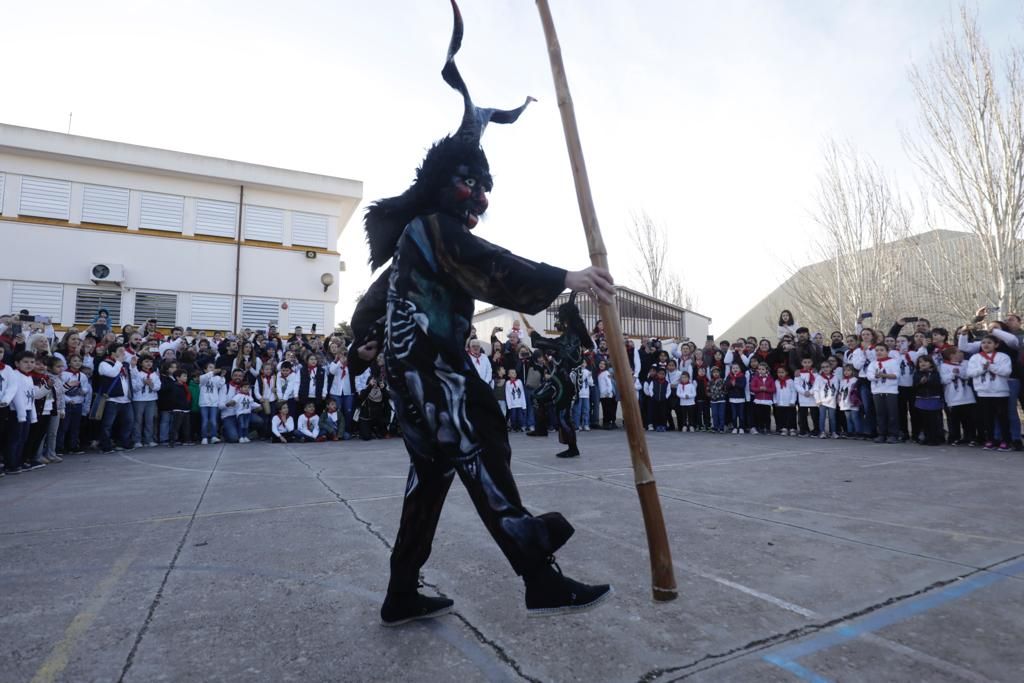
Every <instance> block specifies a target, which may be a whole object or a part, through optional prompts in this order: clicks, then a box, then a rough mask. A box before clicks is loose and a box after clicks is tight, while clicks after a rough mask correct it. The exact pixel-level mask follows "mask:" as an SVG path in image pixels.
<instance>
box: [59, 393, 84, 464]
mask: <svg viewBox="0 0 1024 683" xmlns="http://www.w3.org/2000/svg"><path fill="white" fill-rule="evenodd" d="M81 431H82V404H81V403H68V404H66V405H65V406H64V419H63V420H61V421H60V431H59V432H57V452H58V453H74V452H76V451H80V450H81V449H82V446H81V444H80V443H79V439H78V435H79V433H80V432H81Z"/></svg>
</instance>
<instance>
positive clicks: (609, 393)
mask: <svg viewBox="0 0 1024 683" xmlns="http://www.w3.org/2000/svg"><path fill="white" fill-rule="evenodd" d="M597 392H598V394H600V396H601V398H615V378H614V377H612V373H611V372H610V371H608V370H605V371H604V372H602V373H601V374H600V375H598V376H597Z"/></svg>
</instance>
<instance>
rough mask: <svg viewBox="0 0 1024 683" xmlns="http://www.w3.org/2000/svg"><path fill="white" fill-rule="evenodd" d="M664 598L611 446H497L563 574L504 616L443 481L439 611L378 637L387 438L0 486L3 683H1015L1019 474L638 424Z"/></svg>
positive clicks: (52, 475) (872, 450)
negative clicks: (556, 527) (567, 584)
mask: <svg viewBox="0 0 1024 683" xmlns="http://www.w3.org/2000/svg"><path fill="white" fill-rule="evenodd" d="M647 436H648V440H649V443H650V446H651V451H652V457H653V460H654V463H655V466H656V474H657V478H658V486H659V491H660V493H661V496H662V505H663V507H664V512H665V517H666V521H667V524H668V527H669V535H670V538H671V540H672V550H673V554H674V561H675V565H676V579H677V581H678V583H679V590H680V598H679V600H677V601H675V602H673V603H667V604H654V603H652V601H651V599H650V575H649V565H648V560H647V554H646V544H645V540H644V536H643V526H642V521H641V517H640V511H639V506H638V503H637V497H636V493H635V490H634V489H633V486H632V473H631V470H630V468H629V460H628V453H627V450H626V445H625V436H624V434H623V433H621V432H596V431H595V432H589V433H583V434H581V435H580V443H581V447H582V450H583V452H584V455H583V457H581V458H578V459H574V460H569V461H564V460H558V459H556V458H555V457H554V455H553V454H554V452H556V451H557V450H559V448H558V444H557V439H555V438H554V436H552V437H551V438H549V439H547V440H544V439H528V438H526V437H525V436H522V435H519V434H514V435H512V442H513V469H514V471H515V472H516V475H517V479H518V481H519V484H520V487H521V490H522V494H523V498H524V501H525V502H526V504H527V506H528V507H529V508H530V509H531V510H534V511H536V512H543V511H547V510H560V511H561V512H563V513H564V514H565V515H566V516H567V517H568V518H569V520H570V521H571V522H572V523H573V524H574V525H575V526H576V528H577V533H576V535H575V537H574V538H573V539H572V540H571V541H570V542H569V544H568V545H567V546H566V547H565V548H564V549H563V551H562V552H561V553H560V554H559V563H560V565H561V567H562V568H563V570H564V571H565V572H566V574H568V575H570V576H573V577H574V578H578V579H580V580H584V581H594V582H596V581H611V582H612V583H613V584H614V585H615V589H616V595H615V596H614V597H613V598H612V600H611V601H609V602H608V603H607V604H606V605H605V606H603V607H601V608H599V609H598V610H595V611H593V612H591V613H587V614H585V615H579V616H573V617H558V618H542V619H527V618H526V615H525V612H524V609H523V589H522V584H521V582H520V581H519V580H518V578H517V577H516V576H515V575H514V574H513V572H512V571H511V570H510V569H509V567H508V565H507V564H506V562H505V561H504V558H503V557H502V555H501V554H500V552H499V551H498V549H497V547H496V546H495V544H494V543H493V541H492V540H491V539H490V537H489V536H488V535H487V533H486V531H485V529H484V528H483V525H482V524H481V523H480V521H479V519H478V518H477V517H476V513H475V511H474V510H473V507H472V505H471V504H470V501H469V499H468V496H467V495H466V494H465V491H464V490H463V489H462V487H461V485H460V484H459V483H456V484H455V485H454V486H453V487H452V492H451V494H450V496H449V500H448V502H447V505H446V507H445V511H444V514H443V515H442V519H441V524H440V528H439V531H438V537H437V539H436V542H435V544H434V552H433V555H432V557H431V560H430V562H428V564H427V566H426V569H425V576H424V578H425V582H426V583H427V585H428V586H429V587H430V590H434V591H440V592H442V593H444V594H445V595H448V596H450V597H452V598H453V599H454V600H455V601H456V609H457V612H456V613H455V614H453V615H450V616H446V617H442V618H439V619H436V620H433V621H431V622H422V623H418V624H413V625H410V626H408V627H402V628H397V629H386V628H383V627H380V626H379V625H378V621H377V611H378V609H379V606H380V602H381V600H382V598H383V590H384V588H385V585H386V580H387V558H388V548H389V546H390V543H391V540H392V538H393V537H394V534H395V531H396V529H397V521H398V516H399V511H400V506H401V496H402V492H403V489H404V483H405V472H406V467H407V465H406V456H405V452H404V448H403V447H402V444H401V441H400V440H388V441H372V442H367V443H363V442H347V443H339V444H307V445H295V446H273V445H267V444H248V445H224V444H219V445H217V446H206V447H192V448H182V449H175V450H168V449H145V450H141V451H136V452H132V453H125V454H120V455H111V456H99V455H88V456H79V457H70V458H68V459H67V460H66V461H65V462H64V463H61V464H58V465H53V466H50V467H47V468H46V469H44V470H40V471H37V472H33V473H29V474H24V475H19V476H17V477H7V478H5V479H3V480H0V515H2V519H3V521H4V524H3V527H2V529H3V531H2V532H0V558H2V560H0V578H2V585H3V590H0V639H2V642H3V655H2V656H0V680H3V681H38V682H40V683H42V682H45V681H76V682H77V681H117V680H123V681H254V680H260V681H263V680H266V681H304V682H308V681H391V680H403V681H421V680H429V681H450V680H458V681H460V682H468V681H523V680H526V681H652V682H653V681H658V682H661V681H674V680H695V681H752V680H757V681H793V680H815V681H821V680H841V681H882V680H884V681H922V680H927V681H982V680H986V681H987V680H1000V681H1019V680H1024V648H1022V647H1021V643H1022V642H1024V615H1022V610H1024V515H1022V514H1021V510H1022V501H1021V496H1022V492H1024V456H1022V455H1021V454H1019V453H1008V454H999V453H990V452H982V451H980V450H977V449H967V448H945V447H936V448H924V447H918V446H913V445H901V446H877V445H874V444H868V443H863V442H846V441H819V440H816V439H815V440H812V439H798V438H786V437H775V436H750V435H747V436H732V435H723V436H717V435H705V434H674V433H667V434H654V433H648V435H647Z"/></svg>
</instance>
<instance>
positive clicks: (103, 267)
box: [89, 263, 124, 284]
mask: <svg viewBox="0 0 1024 683" xmlns="http://www.w3.org/2000/svg"><path fill="white" fill-rule="evenodd" d="M89 279H90V280H92V281H93V282H95V283H97V284H99V283H101V282H110V283H113V284H121V283H122V282H124V266H122V265H120V264H118V263H94V264H92V270H91V271H90V272H89Z"/></svg>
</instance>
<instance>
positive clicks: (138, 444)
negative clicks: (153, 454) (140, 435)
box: [132, 442, 142, 448]
mask: <svg viewBox="0 0 1024 683" xmlns="http://www.w3.org/2000/svg"><path fill="white" fill-rule="evenodd" d="M132 448H142V443H141V442H136V443H135V445H134V446H132Z"/></svg>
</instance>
